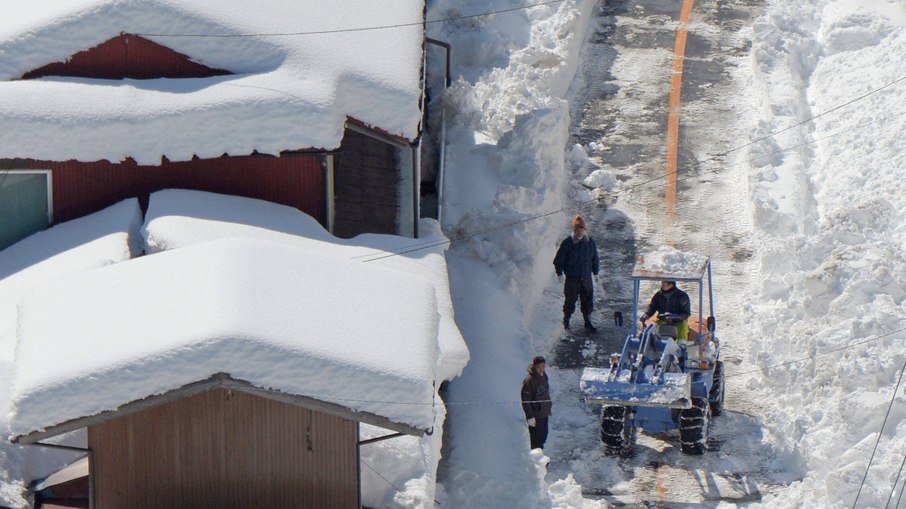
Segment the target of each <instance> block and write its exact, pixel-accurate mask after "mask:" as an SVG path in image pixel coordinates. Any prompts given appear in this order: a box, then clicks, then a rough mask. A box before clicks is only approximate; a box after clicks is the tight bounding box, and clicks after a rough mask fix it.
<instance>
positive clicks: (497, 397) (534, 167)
mask: <svg viewBox="0 0 906 509" xmlns="http://www.w3.org/2000/svg"><path fill="white" fill-rule="evenodd" d="M594 5H595V2H593V1H590V0H567V1H565V2H561V3H557V4H555V5H544V6H538V7H533V8H529V9H524V10H519V11H514V12H508V13H502V14H498V15H494V16H487V17H481V18H475V19H469V20H464V21H461V22H454V23H445V24H434V25H430V26H429V27H428V30H429V35H430V36H431V37H434V38H437V39H440V40H444V41H447V42H450V43H451V44H452V46H453V48H454V55H455V56H454V60H453V65H454V68H453V76H454V83H453V85H452V86H451V87H450V88H449V89H447V90H446V91H445V92H444V93H443V94H435V95H434V97H435V98H436V99H435V100H436V101H438V102H442V103H443V106H444V108H445V112H446V119H447V150H446V164H447V166H446V170H447V175H448V180H447V182H446V183H447V185H446V187H445V189H444V198H445V200H444V202H443V217H442V222H443V225H444V228H445V231H448V232H453V233H459V232H463V233H467V234H469V235H468V236H467V238H468V240H462V241H459V242H456V243H455V244H454V247H453V249H451V250H450V251H449V252H448V261H449V265H450V284H451V290H452V293H453V296H454V302H455V303H456V317H457V323H458V324H459V325H460V330H461V331H462V333H463V336H464V337H465V338H466V342H467V344H468V346H469V351H470V354H471V360H470V361H469V365H468V366H467V367H466V369H465V370H464V371H463V375H462V376H461V377H459V378H457V379H456V380H454V381H452V382H451V383H450V384H449V391H448V393H447V394H448V395H447V396H446V397H445V400H446V401H448V402H450V403H449V404H448V405H447V410H448V412H449V413H450V418H449V427H448V429H447V430H446V436H447V438H446V441H447V442H446V443H445V447H448V448H449V449H448V450H449V454H448V455H447V456H445V458H444V464H443V465H442V468H441V474H442V477H441V479H440V482H442V483H443V489H440V488H439V489H438V493H437V500H438V501H439V502H440V504H441V506H443V507H446V506H455V507H470V508H494V509H496V508H500V507H520V508H531V507H574V508H578V507H583V504H584V506H585V507H590V506H591V505H595V504H594V503H593V502H592V503H589V502H588V501H583V499H582V496H581V490H580V489H579V487H578V486H577V485H576V483H575V480H574V479H572V478H571V477H569V478H567V479H563V480H558V481H556V482H555V483H554V484H553V485H551V486H548V484H547V482H546V481H545V465H546V463H547V458H545V457H544V456H543V455H541V454H538V453H540V451H535V452H532V453H530V451H529V440H528V434H527V427H526V425H525V417H524V415H523V413H522V409H521V407H520V405H519V403H518V399H519V383H520V382H521V381H522V379H523V378H524V376H525V368H526V364H527V363H528V362H529V361H530V360H531V358H532V356H533V355H535V353H537V352H534V351H532V349H531V342H532V338H531V335H530V334H529V332H528V331H527V329H526V320H527V319H528V318H527V313H528V310H530V309H532V308H533V307H534V304H535V303H536V302H537V301H538V300H539V299H540V298H541V297H542V292H543V289H544V288H545V286H546V285H547V284H548V283H550V281H551V278H552V275H553V274H554V271H553V266H552V265H551V260H552V259H553V257H554V251H555V250H556V245H557V243H558V241H559V240H560V239H559V238H558V237H560V235H561V234H562V235H566V234H567V232H568V230H569V213H564V214H561V215H554V216H551V217H550V218H549V219H548V220H533V221H526V222H520V221H521V220H523V219H527V218H530V217H532V216H534V215H536V214H544V213H548V212H550V211H551V210H558V209H560V208H561V207H562V206H563V195H564V194H565V187H566V179H567V171H566V165H565V160H564V150H565V149H566V144H567V140H568V139H569V108H568V104H567V102H566V101H565V100H564V99H563V97H564V95H565V94H566V91H567V89H568V87H569V85H570V83H571V82H572V79H573V75H574V73H575V70H576V67H577V65H578V61H579V58H578V57H579V49H580V48H581V45H582V41H583V40H584V38H585V31H586V29H587V25H588V22H589V20H590V19H591V11H592V9H593V7H594ZM508 6H509V4H507V3H506V2H494V3H493V7H491V8H504V7H508ZM487 10H489V3H488V2H486V1H479V0H469V1H461V0H456V1H453V0H436V1H433V2H430V3H429V13H428V17H429V19H440V18H448V17H456V16H459V15H463V14H467V13H474V12H482V11H487ZM457 77H458V78H457ZM503 225H506V226H505V227H501V226H503ZM473 232H485V233H482V234H480V235H471V234H472V233H473ZM554 376H556V375H554ZM552 383H554V382H552ZM501 402H505V403H501ZM558 408H559V407H558V406H557V405H556V404H555V405H554V414H555V415H558V414H557V412H559V411H560V410H558ZM441 474H439V476H440V475H441ZM390 507H395V505H394V506H390ZM423 507H430V506H423Z"/></svg>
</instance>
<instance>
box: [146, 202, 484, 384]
mask: <svg viewBox="0 0 906 509" xmlns="http://www.w3.org/2000/svg"><path fill="white" fill-rule="evenodd" d="M419 231H420V232H421V233H422V236H421V238H420V239H419V240H418V241H417V244H418V245H419V247H425V249H420V250H418V251H414V252H412V253H406V254H401V255H393V256H388V254H393V253H395V252H400V251H407V250H408V249H409V248H411V247H412V239H407V238H403V237H397V236H394V235H376V234H364V235H359V236H357V237H355V238H354V239H338V238H336V237H334V236H333V235H331V234H330V233H328V232H327V231H325V230H324V228H323V227H322V226H321V225H320V224H319V223H318V222H317V221H315V220H314V219H313V218H311V217H310V216H308V215H306V214H303V213H301V212H299V211H298V210H296V209H294V208H292V207H286V206H283V205H277V204H274V203H269V202H266V201H262V200H255V199H251V198H240V197H236V196H226V195H220V194H214V193H205V192H200V191H186V190H178V189H170V190H165V191H159V192H156V193H153V194H152V195H151V199H150V201H149V205H148V212H147V213H146V215H145V224H144V225H143V226H142V236H143V237H144V239H145V250H146V252H148V253H155V252H158V251H162V250H167V249H176V248H180V247H186V246H192V245H195V244H198V243H202V242H207V241H211V240H216V239H223V238H231V237H241V238H249V239H255V240H261V241H267V242H276V243H281V244H287V245H291V246H294V247H300V248H304V249H306V250H310V251H313V252H317V253H320V254H323V255H327V256H332V257H336V258H338V259H342V260H354V261H356V262H365V265H374V266H377V267H380V268H382V269H390V270H394V271H398V272H402V273H404V275H405V274H414V275H417V276H419V277H421V278H423V279H426V280H428V281H431V282H432V283H433V286H434V289H435V295H434V300H435V302H436V306H437V311H436V313H437V314H438V320H439V324H438V331H437V334H436V337H437V342H438V355H437V376H436V380H437V381H438V382H440V381H443V380H450V379H452V378H454V377H456V376H458V375H459V374H460V373H461V372H462V369H463V367H464V366H465V365H466V363H467V362H468V360H469V351H468V349H467V348H466V345H465V342H464V341H463V338H462V335H461V334H460V332H459V329H458V328H457V327H456V323H455V322H454V320H453V303H452V301H451V298H450V289H449V285H448V281H447V277H448V276H447V265H446V260H445V258H444V249H445V246H446V243H445V242H443V240H444V239H443V237H442V236H441V235H442V234H441V233H440V231H439V230H438V228H437V223H436V222H435V221H432V220H422V223H421V225H420V226H419ZM351 316H353V317H354V316H357V314H356V313H355V312H354V311H353V314H352V315H351ZM432 337H434V336H432Z"/></svg>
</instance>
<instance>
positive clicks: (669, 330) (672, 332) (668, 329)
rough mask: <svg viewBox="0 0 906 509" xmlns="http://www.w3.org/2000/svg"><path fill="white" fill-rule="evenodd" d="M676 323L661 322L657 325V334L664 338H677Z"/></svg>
mask: <svg viewBox="0 0 906 509" xmlns="http://www.w3.org/2000/svg"><path fill="white" fill-rule="evenodd" d="M678 332H679V331H678V330H677V328H676V325H669V324H666V323H659V324H658V326H657V335H658V336H660V337H662V338H673V339H676V336H677V334H678Z"/></svg>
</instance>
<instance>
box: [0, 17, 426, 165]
mask: <svg viewBox="0 0 906 509" xmlns="http://www.w3.org/2000/svg"><path fill="white" fill-rule="evenodd" d="M4 8H5V9H4V15H3V17H2V18H0V54H2V55H4V58H3V59H0V119H2V123H3V126H4V128H5V131H4V135H3V137H2V138H0V157H23V158H34V159H49V160H68V159H78V160H81V161H95V160H99V159H107V160H110V161H121V160H123V159H125V158H126V157H132V158H133V159H135V160H136V161H137V162H138V163H139V164H160V161H161V156H166V157H167V158H168V159H169V160H171V161H186V160H189V159H191V158H192V157H193V156H195V155H197V156H199V157H202V158H204V157H219V156H220V155H222V154H224V153H230V154H250V153H252V152H253V151H254V150H258V151H259V152H262V153H269V154H277V153H279V152H280V151H282V150H295V149H303V148H310V147H312V148H325V149H333V148H336V147H338V146H339V145H340V141H341V139H342V137H343V131H344V126H345V123H346V120H347V118H348V117H351V118H354V119H356V120H359V121H361V122H364V123H366V124H368V125H372V126H377V127H380V128H381V129H382V130H384V131H386V132H388V133H391V134H397V135H400V136H403V137H405V138H407V139H414V138H415V137H416V136H417V135H418V126H419V122H420V120H421V113H420V110H419V98H420V96H421V87H420V73H421V65H422V55H421V49H422V44H423V36H422V26H421V22H422V14H423V10H424V3H423V2H422V1H421V0H372V1H369V2H353V3H350V2H335V1H331V0H310V1H305V2H282V1H279V0H264V1H260V2H256V3H255V4H254V7H251V4H249V3H248V2H244V1H241V0H221V1H218V2H209V1H205V0H175V1H167V0H152V1H116V0H80V1H78V2H72V1H70V0H47V1H43V2H40V3H39V4H34V3H22V2H19V3H16V2H7V3H6V4H5V5H4ZM386 25H392V26H393V28H387V29H382V30H352V31H337V30H340V29H349V28H361V27H374V26H386ZM299 32H331V33H318V34H307V35H296V36H280V37H275V36H268V35H265V34H275V33H276V34H281V33H283V34H286V33H290V34H293V33H299ZM121 33H125V34H137V35H141V36H142V37H144V38H146V39H149V40H151V41H153V42H156V43H158V44H161V45H163V46H166V47H168V48H171V49H173V50H175V51H177V52H179V53H182V54H184V55H187V56H188V57H189V58H190V59H191V60H192V61H194V62H198V63H201V64H204V65H207V66H209V67H213V68H218V69H225V70H228V71H232V72H233V73H235V74H232V75H226V76H214V77H209V78H191V79H141V80H135V79H126V80H100V79H77V78H61V77H48V78H42V79H35V80H20V79H19V78H20V77H21V76H22V75H23V74H24V73H26V72H29V71H32V70H35V69H38V68H40V67H42V66H44V65H47V64H50V63H53V62H63V61H66V60H67V59H68V58H70V57H71V56H72V55H73V54H75V53H77V52H79V51H83V50H87V49H89V48H92V47H94V46H97V45H99V44H101V43H103V42H105V41H107V40H109V39H112V38H115V37H117V36H119V35H120V34H121ZM168 34H187V35H191V36H190V37H180V36H175V37H174V36H168ZM246 34H250V35H246ZM196 35H216V36H215V37H197V36H196ZM240 35H241V36H240ZM89 126H90V127H89ZM48 139H52V140H54V141H53V143H47V140H48Z"/></svg>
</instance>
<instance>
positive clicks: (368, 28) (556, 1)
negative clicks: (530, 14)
mask: <svg viewBox="0 0 906 509" xmlns="http://www.w3.org/2000/svg"><path fill="white" fill-rule="evenodd" d="M564 1H565V0H548V1H544V2H538V3H534V4H528V5H521V6H519V7H510V8H508V9H499V10H496V11H485V12H480V13H476V14H466V15H463V16H454V17H450V18H440V19H429V20H424V21H413V22H410V23H396V24H391V25H373V26H364V27H356V28H337V29H331V30H310V31H304V32H260V33H242V34H154V33H138V34H134V35H137V36H140V37H214V38H234V37H292V36H298V35H324V34H339V33H348V32H366V31H371V30H387V29H391V28H404V27H415V26H424V25H432V24H437V23H452V22H454V21H463V20H467V19H474V18H484V17H487V16H493V15H495V14H504V13H507V12H514V11H522V10H527V9H531V8H533V7H541V6H544V5H553V4H559V3H562V2H564Z"/></svg>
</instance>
